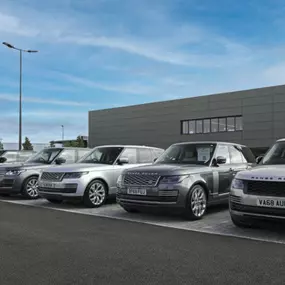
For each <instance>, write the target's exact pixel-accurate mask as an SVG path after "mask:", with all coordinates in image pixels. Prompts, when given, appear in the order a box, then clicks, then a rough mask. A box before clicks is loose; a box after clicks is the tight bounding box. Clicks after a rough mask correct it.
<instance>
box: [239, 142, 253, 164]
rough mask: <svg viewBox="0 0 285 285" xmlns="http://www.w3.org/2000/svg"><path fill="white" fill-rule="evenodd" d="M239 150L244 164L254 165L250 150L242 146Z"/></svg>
mask: <svg viewBox="0 0 285 285" xmlns="http://www.w3.org/2000/svg"><path fill="white" fill-rule="evenodd" d="M241 150H242V154H243V156H244V158H245V160H246V162H248V163H255V157H254V154H253V153H252V151H251V150H250V148H248V147H244V146H243V147H242V149H241Z"/></svg>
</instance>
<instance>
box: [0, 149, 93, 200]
mask: <svg viewBox="0 0 285 285" xmlns="http://www.w3.org/2000/svg"><path fill="white" fill-rule="evenodd" d="M89 151H90V149H88V148H70V147H65V148H64V147H51V148H45V149H43V150H41V151H40V152H38V153H36V154H35V155H34V156H32V157H31V158H29V159H28V160H27V161H25V162H24V163H12V164H5V163H4V164H2V165H0V195H5V196H7V195H10V194H22V195H24V196H25V197H27V198H30V199H36V198H38V196H39V194H38V177H39V174H40V171H41V169H43V168H46V167H49V166H51V165H60V164H63V163H75V162H76V161H77V160H78V159H79V158H81V157H82V156H84V155H85V154H86V153H87V152H89Z"/></svg>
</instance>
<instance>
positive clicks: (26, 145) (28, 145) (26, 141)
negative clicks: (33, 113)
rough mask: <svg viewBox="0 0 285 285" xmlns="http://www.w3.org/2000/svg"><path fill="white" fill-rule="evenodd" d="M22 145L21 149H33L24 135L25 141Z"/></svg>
mask: <svg viewBox="0 0 285 285" xmlns="http://www.w3.org/2000/svg"><path fill="white" fill-rule="evenodd" d="M22 146H23V150H33V149H34V147H33V145H32V144H31V142H30V140H29V138H27V137H25V142H24V143H23V144H22Z"/></svg>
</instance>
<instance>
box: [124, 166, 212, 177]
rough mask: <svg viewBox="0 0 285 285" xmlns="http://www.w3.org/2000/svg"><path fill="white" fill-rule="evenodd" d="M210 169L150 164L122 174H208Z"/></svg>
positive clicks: (205, 167)
mask: <svg viewBox="0 0 285 285" xmlns="http://www.w3.org/2000/svg"><path fill="white" fill-rule="evenodd" d="M209 170H210V168H209V167H208V166H203V165H202V166H201V165H193V164H187V165H185V164H183V165H177V164H175V165H174V164H152V165H146V166H139V167H135V168H132V169H129V170H125V171H124V174H126V173H127V174H132V173H156V174H158V175H183V174H191V173H202V172H208V171H209Z"/></svg>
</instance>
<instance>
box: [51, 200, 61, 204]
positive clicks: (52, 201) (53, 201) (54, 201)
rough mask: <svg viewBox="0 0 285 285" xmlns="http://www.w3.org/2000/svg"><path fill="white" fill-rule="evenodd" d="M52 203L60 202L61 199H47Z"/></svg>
mask: <svg viewBox="0 0 285 285" xmlns="http://www.w3.org/2000/svg"><path fill="white" fill-rule="evenodd" d="M47 200H48V201H49V202H50V203H52V204H61V203H62V202H63V200H61V199H47Z"/></svg>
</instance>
